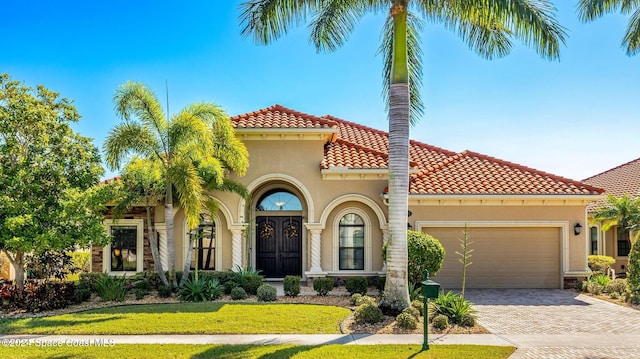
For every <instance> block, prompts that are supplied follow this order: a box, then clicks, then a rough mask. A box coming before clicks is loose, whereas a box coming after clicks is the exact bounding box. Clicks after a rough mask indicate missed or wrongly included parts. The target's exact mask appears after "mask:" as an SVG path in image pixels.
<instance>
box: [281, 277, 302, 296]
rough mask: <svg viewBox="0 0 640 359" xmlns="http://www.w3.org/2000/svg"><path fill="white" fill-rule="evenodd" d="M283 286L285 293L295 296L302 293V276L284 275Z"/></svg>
mask: <svg viewBox="0 0 640 359" xmlns="http://www.w3.org/2000/svg"><path fill="white" fill-rule="evenodd" d="M282 286H283V287H284V294H285V295H287V296H289V297H295V296H297V295H298V294H300V277H298V276H297V275H288V276H286V277H284V282H283V283H282Z"/></svg>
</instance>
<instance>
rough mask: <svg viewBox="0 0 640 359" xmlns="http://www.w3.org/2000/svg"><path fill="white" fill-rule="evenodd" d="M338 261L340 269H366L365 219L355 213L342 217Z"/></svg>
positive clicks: (339, 226)
mask: <svg viewBox="0 0 640 359" xmlns="http://www.w3.org/2000/svg"><path fill="white" fill-rule="evenodd" d="M338 228H339V237H340V238H339V242H340V243H339V250H338V251H339V253H338V257H339V258H338V262H339V269H340V270H363V269H364V231H365V228H364V221H363V220H362V217H360V216H359V215H357V214H355V213H348V214H346V215H344V216H343V217H342V218H341V219H340V224H339V225H338Z"/></svg>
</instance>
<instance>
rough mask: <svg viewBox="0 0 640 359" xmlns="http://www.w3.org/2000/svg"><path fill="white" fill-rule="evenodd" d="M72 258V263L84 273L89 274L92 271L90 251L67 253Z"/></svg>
mask: <svg viewBox="0 0 640 359" xmlns="http://www.w3.org/2000/svg"><path fill="white" fill-rule="evenodd" d="M67 254H68V255H69V256H71V262H72V263H73V265H74V266H76V267H77V268H78V269H79V270H80V271H81V272H82V273H89V271H91V252H89V251H76V252H69V253H67Z"/></svg>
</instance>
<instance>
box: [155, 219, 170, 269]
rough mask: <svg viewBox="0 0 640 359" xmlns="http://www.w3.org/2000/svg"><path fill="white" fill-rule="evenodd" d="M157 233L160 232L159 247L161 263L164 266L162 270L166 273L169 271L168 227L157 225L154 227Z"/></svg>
mask: <svg viewBox="0 0 640 359" xmlns="http://www.w3.org/2000/svg"><path fill="white" fill-rule="evenodd" d="M154 227H155V229H156V231H157V232H158V245H159V247H160V248H159V252H160V263H161V264H162V269H164V270H165V271H167V270H169V248H168V247H167V226H166V225H165V224H164V223H162V224H159V223H156V224H155V225H154Z"/></svg>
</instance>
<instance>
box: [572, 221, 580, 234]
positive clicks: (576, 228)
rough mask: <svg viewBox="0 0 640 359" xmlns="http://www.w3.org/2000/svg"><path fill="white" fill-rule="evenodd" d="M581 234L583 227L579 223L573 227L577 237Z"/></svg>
mask: <svg viewBox="0 0 640 359" xmlns="http://www.w3.org/2000/svg"><path fill="white" fill-rule="evenodd" d="M580 233H582V225H581V224H580V222H578V223H576V225H575V226H573V234H575V235H576V236H577V235H578V234H580Z"/></svg>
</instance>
